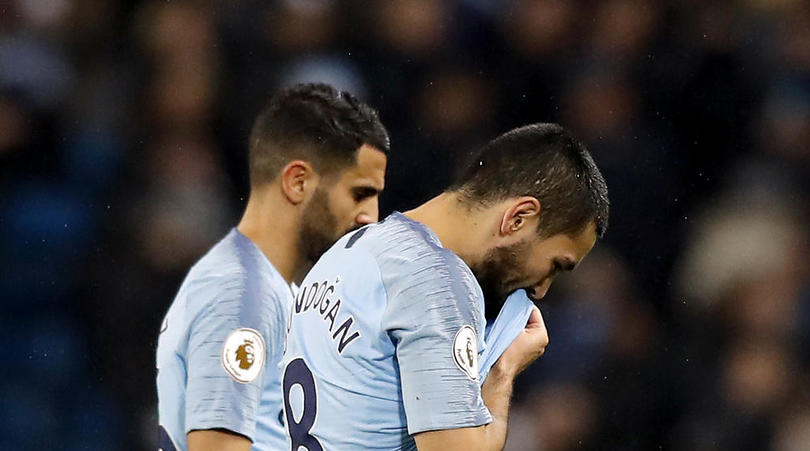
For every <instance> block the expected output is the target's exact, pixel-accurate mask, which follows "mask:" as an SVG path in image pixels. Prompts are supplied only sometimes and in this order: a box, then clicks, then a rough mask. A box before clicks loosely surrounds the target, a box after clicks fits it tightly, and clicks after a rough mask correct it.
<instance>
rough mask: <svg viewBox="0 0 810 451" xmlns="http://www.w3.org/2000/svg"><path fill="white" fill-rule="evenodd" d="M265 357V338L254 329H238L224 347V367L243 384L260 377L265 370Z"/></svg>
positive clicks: (229, 336)
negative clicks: (263, 369)
mask: <svg viewBox="0 0 810 451" xmlns="http://www.w3.org/2000/svg"><path fill="white" fill-rule="evenodd" d="M264 357H265V348H264V338H262V336H261V334H259V332H257V331H255V330H253V329H248V328H241V329H236V330H235V331H233V332H231V334H230V335H228V338H227V339H226V340H225V345H224V346H222V366H223V367H224V368H225V371H227V372H228V374H230V375H231V377H232V378H234V380H236V381H237V382H241V383H243V384H248V383H250V382H253V380H254V379H256V377H258V376H259V373H261V372H262V368H264Z"/></svg>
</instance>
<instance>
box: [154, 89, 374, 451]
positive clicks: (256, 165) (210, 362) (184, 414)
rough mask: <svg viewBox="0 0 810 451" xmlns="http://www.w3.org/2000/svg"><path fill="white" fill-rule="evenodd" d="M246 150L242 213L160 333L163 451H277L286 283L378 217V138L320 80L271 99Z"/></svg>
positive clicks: (349, 100)
mask: <svg viewBox="0 0 810 451" xmlns="http://www.w3.org/2000/svg"><path fill="white" fill-rule="evenodd" d="M249 148H250V158H249V159H250V186H251V189H250V198H249V200H248V203H247V207H246V208H245V212H244V215H243V216H242V219H241V221H240V222H239V224H238V226H237V227H236V228H234V229H232V230H231V231H230V233H228V234H227V235H226V236H225V237H224V238H223V239H222V240H221V241H220V242H219V243H218V244H216V245H215V246H214V247H213V248H212V249H211V250H210V251H209V252H208V253H207V254H206V255H205V256H204V257H202V258H201V259H200V260H199V261H198V262H197V263H196V264H195V265H194V266H193V267H192V268H191V270H190V271H189V273H188V275H187V276H186V279H185V281H184V282H183V284H182V286H181V287H180V291H179V293H178V294H177V296H176V298H175V299H174V302H173V303H172V305H171V307H170V308H169V311H168V313H167V314H166V317H165V319H164V322H163V326H162V327H161V333H160V337H159V339H158V349H157V367H158V376H157V386H158V400H159V402H158V410H159V422H160V435H161V436H160V447H161V448H162V449H163V450H164V451H169V450H175V449H176V450H190V451H199V450H226V451H227V450H249V449H251V447H252V449H256V450H277V449H281V448H283V447H285V446H286V444H285V438H284V433H283V425H282V416H281V411H282V408H281V405H282V399H281V375H280V373H279V369H278V363H279V361H280V359H281V355H282V352H283V343H284V329H285V322H286V317H287V316H288V315H289V311H290V306H291V305H292V299H293V294H292V292H291V289H290V284H291V283H294V282H300V280H301V278H302V277H303V275H304V274H306V272H307V271H308V270H309V268H310V267H311V266H312V265H313V263H314V262H315V261H316V260H317V258H318V257H319V256H320V255H321V254H322V253H323V252H324V251H326V249H328V247H329V246H330V245H331V244H332V243H333V242H334V241H335V240H336V239H337V238H338V237H340V236H341V235H343V234H344V233H346V232H348V231H350V230H352V229H355V228H357V227H360V226H362V225H365V224H369V223H371V222H374V221H376V220H377V219H378V198H379V194H380V192H381V191H382V189H383V185H384V176H385V166H386V161H387V157H386V153H387V152H388V151H389V142H388V133H387V132H386V130H385V128H384V127H383V125H382V124H381V123H380V120H379V118H378V116H377V113H376V112H375V111H374V110H373V109H372V108H370V107H369V106H367V105H365V104H363V103H361V102H360V101H358V100H357V99H356V98H354V97H353V96H352V95H351V94H349V93H346V92H341V91H337V90H335V89H334V88H332V87H330V86H327V85H324V84H303V85H296V86H294V87H291V88H287V89H284V90H282V91H280V92H279V93H277V94H276V95H275V96H274V97H273V98H272V100H271V101H270V103H269V104H268V106H267V107H266V108H265V109H264V110H263V111H262V112H261V113H260V115H259V117H258V118H257V119H256V121H255V124H254V126H253V129H252V131H251V135H250V146H249Z"/></svg>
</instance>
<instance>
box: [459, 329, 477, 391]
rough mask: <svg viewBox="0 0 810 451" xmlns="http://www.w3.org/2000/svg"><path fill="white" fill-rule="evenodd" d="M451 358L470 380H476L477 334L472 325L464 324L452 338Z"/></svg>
mask: <svg viewBox="0 0 810 451" xmlns="http://www.w3.org/2000/svg"><path fill="white" fill-rule="evenodd" d="M453 360H455V361H456V365H458V367H459V368H460V369H461V371H464V373H466V374H467V376H469V377H470V379H472V380H478V335H477V334H476V333H475V329H473V328H472V326H464V327H462V328H461V329H459V330H458V332H456V338H455V339H454V340H453Z"/></svg>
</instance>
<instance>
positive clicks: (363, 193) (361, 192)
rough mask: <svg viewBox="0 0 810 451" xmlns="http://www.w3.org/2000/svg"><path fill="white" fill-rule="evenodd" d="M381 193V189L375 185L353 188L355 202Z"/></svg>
mask: <svg viewBox="0 0 810 451" xmlns="http://www.w3.org/2000/svg"><path fill="white" fill-rule="evenodd" d="M379 194H380V190H378V189H377V188H374V187H373V186H356V187H354V188H352V198H353V199H354V201H355V202H360V201H362V200H365V199H368V198H370V197H374V196H377V195H379Z"/></svg>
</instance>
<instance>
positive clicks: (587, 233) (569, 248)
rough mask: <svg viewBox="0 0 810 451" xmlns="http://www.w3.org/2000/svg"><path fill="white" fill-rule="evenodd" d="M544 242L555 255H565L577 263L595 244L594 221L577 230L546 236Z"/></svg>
mask: <svg viewBox="0 0 810 451" xmlns="http://www.w3.org/2000/svg"><path fill="white" fill-rule="evenodd" d="M546 244H547V245H548V247H549V248H550V249H549V250H550V251H551V252H552V253H553V254H555V255H554V256H556V257H565V258H568V259H570V260H572V262H573V263H575V264H576V263H579V262H580V261H581V260H582V259H583V258H585V256H586V255H588V252H590V251H591V249H593V246H594V245H595V244H596V223H594V222H593V221H591V222H589V223H588V224H587V225H586V226H585V228H584V229H583V230H581V231H579V232H574V233H567V234H563V233H561V234H558V235H554V236H552V237H549V238H547V240H546Z"/></svg>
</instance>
